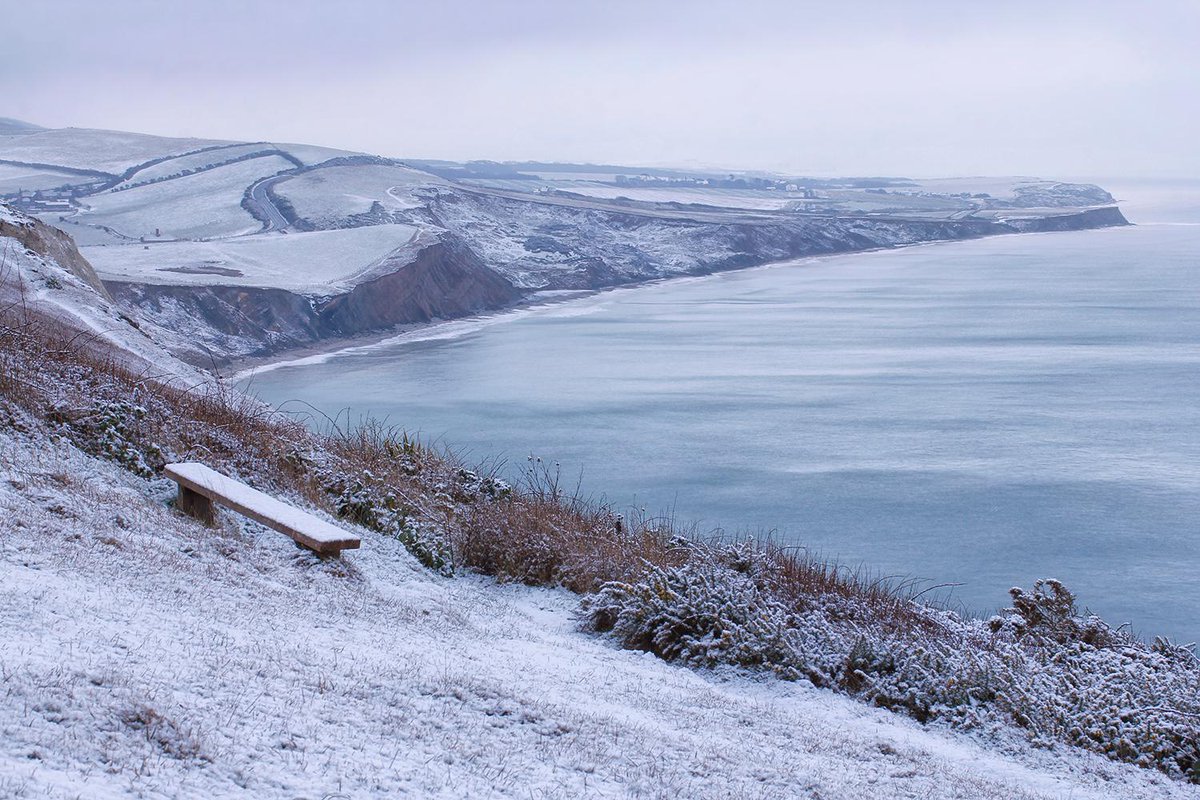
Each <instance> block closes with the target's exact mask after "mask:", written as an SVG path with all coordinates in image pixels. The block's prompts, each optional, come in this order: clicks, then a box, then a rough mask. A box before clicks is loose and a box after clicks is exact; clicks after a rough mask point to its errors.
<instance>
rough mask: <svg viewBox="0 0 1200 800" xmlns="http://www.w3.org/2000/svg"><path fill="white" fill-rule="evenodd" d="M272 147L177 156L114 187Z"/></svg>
mask: <svg viewBox="0 0 1200 800" xmlns="http://www.w3.org/2000/svg"><path fill="white" fill-rule="evenodd" d="M272 147H273V145H269V144H262V143H259V144H241V145H236V146H234V147H222V148H220V149H219V150H205V151H204V152H202V153H192V154H191V155H186V156H179V157H178V158H171V159H168V160H166V161H163V162H161V163H158V164H154V165H152V166H149V167H146V168H145V169H140V170H138V171H137V172H135V173H133V177H131V178H130V179H129V180H127V181H124V182H122V183H120V184H118V185H117V186H116V188H118V189H121V188H124V187H126V186H130V185H134V184H139V183H145V182H146V181H152V180H155V179H156V178H166V177H169V176H171V175H174V174H176V173H178V172H182V171H184V170H188V169H191V170H197V169H203V168H204V167H207V166H210V165H212V164H223V163H225V162H227V161H232V160H233V159H235V158H237V157H238V156H242V155H246V154H249V153H257V152H259V151H261V150H270V149H271V148H272Z"/></svg>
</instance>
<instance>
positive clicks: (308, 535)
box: [163, 462, 362, 553]
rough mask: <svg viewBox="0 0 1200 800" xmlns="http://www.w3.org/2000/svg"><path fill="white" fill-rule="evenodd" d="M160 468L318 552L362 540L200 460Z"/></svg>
mask: <svg viewBox="0 0 1200 800" xmlns="http://www.w3.org/2000/svg"><path fill="white" fill-rule="evenodd" d="M163 472H164V473H165V474H166V476H167V477H168V478H171V479H172V480H173V481H175V482H176V483H178V484H179V486H180V487H181V488H186V489H190V490H191V491H193V492H196V493H197V494H201V495H203V496H205V497H207V498H209V499H210V500H212V501H213V502H215V503H220V504H221V505H223V506H227V507H229V508H231V509H233V510H234V511H236V512H238V513H239V514H242V515H244V516H247V517H249V518H250V519H253V520H257V521H258V522H261V523H262V524H263V525H266V526H267V527H268V528H272V529H274V530H277V531H279V532H280V533H285V534H287V535H288V536H290V537H292V538H293V539H295V540H296V541H297V542H299V543H300V544H302V545H304V546H305V547H307V548H309V549H310V550H315V551H316V552H318V553H337V552H338V551H340V550H350V549H353V548H356V547H358V546H360V545H361V544H362V540H360V539H359V538H358V537H357V536H355V535H353V534H351V533H349V532H347V531H345V530H343V529H341V528H339V527H338V526H336V525H332V524H330V523H328V522H326V521H325V520H323V519H320V518H319V517H315V516H313V515H312V514H309V513H308V512H307V511H301V510H300V509H298V508H296V507H295V506H290V505H288V504H287V503H285V502H283V501H282V500H277V499H275V498H274V497H271V496H270V495H269V494H264V493H262V492H260V491H258V490H257V489H252V488H250V487H249V486H247V485H246V484H244V483H241V482H240V481H235V480H234V479H233V478H229V477H226V476H225V475H222V474H221V473H219V472H217V471H216V470H213V469H210V468H209V467H207V466H205V465H204V464H199V463H194V462H193V463H184V464H167V465H166V466H165V467H163Z"/></svg>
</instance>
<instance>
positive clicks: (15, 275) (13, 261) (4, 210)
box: [0, 205, 208, 797]
mask: <svg viewBox="0 0 1200 800" xmlns="http://www.w3.org/2000/svg"><path fill="white" fill-rule="evenodd" d="M0 221H4V222H8V223H9V224H23V223H24V219H22V216H20V215H18V214H15V213H13V212H12V211H11V210H10V209H8V207H6V206H3V205H0ZM0 308H4V309H9V308H27V309H29V310H30V311H31V312H32V313H34V314H36V315H37V316H38V317H39V318H40V319H42V320H45V321H48V322H50V323H52V324H57V325H58V326H61V328H63V329H65V330H68V331H78V332H82V333H83V334H84V335H85V336H86V337H89V338H90V339H91V340H93V341H94V342H95V346H96V347H99V348H102V349H103V350H104V352H105V353H107V354H109V356H110V357H111V358H113V359H114V360H115V361H117V362H119V363H121V364H124V365H125V366H127V367H129V368H130V369H132V370H134V371H135V372H144V371H148V372H149V373H151V374H154V375H158V376H160V377H162V378H163V379H166V378H167V377H168V376H174V377H175V378H177V379H178V380H180V381H182V382H183V383H184V384H186V385H189V386H196V385H199V384H201V383H204V382H206V381H207V380H208V377H207V375H206V374H205V373H201V372H200V371H198V370H196V369H194V368H192V367H189V366H187V365H185V364H183V363H182V362H179V361H177V360H176V359H173V358H164V356H165V353H164V352H163V349H162V347H160V346H159V345H158V344H157V343H156V342H155V341H153V340H152V339H151V337H150V335H149V334H148V333H146V331H145V329H144V328H143V327H141V323H140V322H139V321H138V320H137V319H136V315H135V314H134V312H132V311H131V312H128V313H127V312H125V311H124V310H122V309H120V308H118V307H117V306H116V304H115V303H113V302H112V301H110V300H109V299H108V298H107V297H103V296H100V295H99V294H97V293H96V291H95V290H94V289H93V288H92V287H91V286H89V285H88V284H87V283H86V282H85V281H84V280H82V279H81V278H79V277H77V276H76V275H74V274H72V273H71V272H69V271H67V270H65V269H63V268H62V267H61V266H59V265H58V264H57V263H55V262H54V261H52V260H49V259H46V258H43V257H42V256H40V255H37V254H36V253H32V252H30V251H28V250H26V249H25V247H24V246H23V245H22V244H21V243H20V242H18V241H17V240H16V239H12V238H9V237H7V236H0ZM78 341H79V343H80V344H82V343H83V341H84V340H82V339H81V340H78ZM3 532H4V527H3V521H2V518H0V535H2V534H3ZM2 796H3V794H2V793H0V797H2Z"/></svg>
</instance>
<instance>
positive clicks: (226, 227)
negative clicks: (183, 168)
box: [76, 156, 294, 239]
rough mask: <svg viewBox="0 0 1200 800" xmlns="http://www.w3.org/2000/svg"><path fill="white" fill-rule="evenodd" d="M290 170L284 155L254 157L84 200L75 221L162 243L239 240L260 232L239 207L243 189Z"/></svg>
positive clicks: (260, 224)
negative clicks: (162, 239)
mask: <svg viewBox="0 0 1200 800" xmlns="http://www.w3.org/2000/svg"><path fill="white" fill-rule="evenodd" d="M293 167H294V165H293V164H292V163H291V162H290V161H288V160H287V159H286V158H284V157H283V156H270V157H266V158H253V159H250V160H249V161H240V162H238V163H236V164H228V165H226V166H223V167H218V168H216V169H212V170H208V171H206V172H200V173H197V174H195V175H188V176H186V177H182V178H176V179H174V180H170V181H162V182H161V183H152V184H148V185H146V186H138V187H136V188H133V189H128V190H126V191H119V192H113V191H109V192H104V193H103V194H98V195H92V196H90V197H88V198H87V199H86V201H85V202H86V203H87V205H88V208H87V209H86V210H84V211H82V212H80V213H79V214H78V215H77V217H76V219H77V220H78V221H79V222H84V223H91V224H96V225H107V226H109V227H110V228H113V229H115V230H117V231H119V232H120V233H123V234H125V235H126V236H132V237H134V238H137V237H139V236H146V237H147V238H153V237H154V236H155V233H154V230H155V228H158V229H159V230H160V231H161V235H162V236H163V237H166V238H179V239H193V238H196V239H198V238H210V237H220V236H239V235H242V234H247V233H253V232H255V231H257V230H259V229H260V228H261V227H262V223H261V222H259V221H258V220H256V219H254V217H252V216H251V215H250V213H249V212H248V211H246V210H245V209H244V208H242V205H241V204H242V195H243V194H244V192H245V191H246V187H248V186H250V184H252V183H254V182H255V181H256V180H258V179H259V178H262V177H264V176H268V175H274V174H276V173H277V172H281V171H283V170H286V169H292V168H293Z"/></svg>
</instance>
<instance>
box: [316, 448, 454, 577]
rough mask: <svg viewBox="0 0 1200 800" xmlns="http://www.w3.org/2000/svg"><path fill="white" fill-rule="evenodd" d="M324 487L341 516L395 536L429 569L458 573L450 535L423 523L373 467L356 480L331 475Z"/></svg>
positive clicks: (443, 572)
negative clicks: (455, 568)
mask: <svg viewBox="0 0 1200 800" xmlns="http://www.w3.org/2000/svg"><path fill="white" fill-rule="evenodd" d="M324 489H325V491H326V492H328V493H329V494H330V495H332V496H333V498H334V508H335V509H336V510H337V514H338V516H340V517H345V518H347V519H350V520H352V521H354V522H356V523H358V524H359V525H362V526H363V527H366V528H370V529H372V530H376V531H379V532H381V533H386V534H388V535H390V536H395V537H396V538H397V539H399V540H400V541H401V542H402V543H403V544H404V546H405V548H406V549H407V550H408V551H409V552H410V553H412V554H413V556H415V557H416V559H417V560H418V561H420V562H421V563H422V564H423V565H425V566H426V567H428V568H429V569H432V570H434V571H436V572H439V573H441V574H443V575H453V574H454V561H453V553H452V552H451V549H450V544H449V542H448V541H447V538H446V536H445V535H444V534H443V533H441V532H439V531H438V530H436V529H435V528H434V526H432V525H430V524H421V522H420V521H419V520H417V519H416V518H415V517H414V516H413V513H414V511H413V509H412V508H411V507H409V506H407V505H405V504H404V503H403V502H401V500H400V498H399V497H398V496H397V495H396V494H395V492H392V491H389V490H388V489H387V488H385V486H384V485H383V484H382V483H381V481H380V480H379V479H378V478H377V477H376V476H375V475H374V474H372V473H371V472H370V471H369V470H363V471H362V472H361V473H360V474H359V475H358V476H356V477H354V478H352V479H346V478H343V477H340V476H335V477H332V478H329V479H327V481H326V482H325V483H324Z"/></svg>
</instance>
